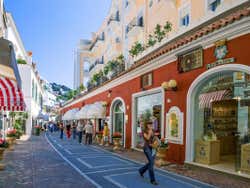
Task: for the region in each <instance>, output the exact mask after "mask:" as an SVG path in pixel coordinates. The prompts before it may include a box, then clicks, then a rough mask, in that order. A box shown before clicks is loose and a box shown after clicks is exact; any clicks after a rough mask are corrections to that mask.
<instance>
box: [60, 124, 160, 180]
mask: <svg viewBox="0 0 250 188" xmlns="http://www.w3.org/2000/svg"><path fill="white" fill-rule="evenodd" d="M105 125H106V126H104V131H103V132H104V133H105V132H107V131H108V126H107V124H105ZM59 128H60V138H61V139H63V133H64V125H63V123H60V125H59ZM105 128H106V131H105ZM71 131H72V133H73V139H76V137H77V136H78V142H79V143H80V144H81V143H82V137H83V135H84V134H85V144H92V137H93V125H92V122H91V121H83V120H81V121H79V122H78V124H77V125H76V123H75V122H73V123H72V125H71V124H70V123H68V124H66V135H67V138H68V139H70V137H71ZM143 138H144V147H143V151H144V154H145V156H146V158H147V160H148V163H147V164H145V165H144V166H143V167H141V168H140V169H139V174H140V176H141V177H142V178H143V177H144V173H145V172H146V171H149V177H150V182H151V184H153V185H158V183H157V182H156V179H155V173H154V161H155V154H156V152H155V148H154V138H155V136H154V131H153V128H152V124H151V123H147V124H146V125H145V127H144V131H143ZM104 139H105V137H104Z"/></svg>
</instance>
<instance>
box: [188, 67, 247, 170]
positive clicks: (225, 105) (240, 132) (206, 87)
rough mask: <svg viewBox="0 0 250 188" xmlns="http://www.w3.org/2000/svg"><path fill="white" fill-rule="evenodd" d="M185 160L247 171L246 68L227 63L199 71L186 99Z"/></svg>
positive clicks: (216, 167)
mask: <svg viewBox="0 0 250 188" xmlns="http://www.w3.org/2000/svg"><path fill="white" fill-rule="evenodd" d="M187 100H188V101H187V107H188V109H187V119H188V120H187V141H186V162H191V163H196V164H201V165H205V166H207V167H209V168H213V169H218V170H222V171H227V172H232V173H235V172H238V173H239V172H243V173H250V68H249V66H245V65H239V64H231V65H223V66H219V67H216V68H214V69H212V70H208V71H206V72H205V73H203V74H201V75H200V76H199V77H198V78H197V79H196V80H195V81H194V82H193V84H192V85H191V87H190V89H189V93H188V98H187Z"/></svg>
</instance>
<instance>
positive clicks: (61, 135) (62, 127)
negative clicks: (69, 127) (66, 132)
mask: <svg viewBox="0 0 250 188" xmlns="http://www.w3.org/2000/svg"><path fill="white" fill-rule="evenodd" d="M59 128H60V138H61V139H63V129H64V126H63V123H62V122H61V123H60V125H59Z"/></svg>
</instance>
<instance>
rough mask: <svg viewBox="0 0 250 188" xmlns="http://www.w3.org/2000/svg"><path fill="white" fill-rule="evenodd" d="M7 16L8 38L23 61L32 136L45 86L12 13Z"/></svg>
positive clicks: (21, 68) (27, 109)
mask: <svg viewBox="0 0 250 188" xmlns="http://www.w3.org/2000/svg"><path fill="white" fill-rule="evenodd" d="M6 16H7V33H6V38H7V39H8V40H10V41H11V42H12V43H13V46H14V49H15V54H16V59H17V60H21V61H23V63H22V64H18V69H19V72H20V76H21V81H22V91H23V95H24V101H25V104H26V111H27V112H28V119H27V121H26V127H25V131H26V132H25V133H26V134H27V135H28V136H30V135H31V134H32V127H33V126H34V125H36V123H37V122H36V118H37V116H38V114H39V112H40V111H42V109H43V100H42V98H43V88H42V85H41V80H40V76H39V74H38V71H37V69H36V65H35V64H34V63H33V62H32V53H31V52H27V51H26V50H25V47H24V45H23V42H22V39H21V37H20V35H19V33H18V30H17V28H16V25H15V22H14V20H13V17H12V16H11V14H10V13H7V14H6Z"/></svg>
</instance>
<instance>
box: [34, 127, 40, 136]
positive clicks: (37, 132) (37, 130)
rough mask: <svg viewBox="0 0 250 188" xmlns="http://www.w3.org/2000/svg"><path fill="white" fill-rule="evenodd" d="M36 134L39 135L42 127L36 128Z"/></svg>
mask: <svg viewBox="0 0 250 188" xmlns="http://www.w3.org/2000/svg"><path fill="white" fill-rule="evenodd" d="M35 135H36V136H39V135H40V128H36V129H35Z"/></svg>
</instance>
